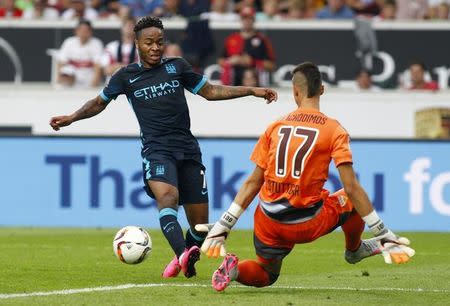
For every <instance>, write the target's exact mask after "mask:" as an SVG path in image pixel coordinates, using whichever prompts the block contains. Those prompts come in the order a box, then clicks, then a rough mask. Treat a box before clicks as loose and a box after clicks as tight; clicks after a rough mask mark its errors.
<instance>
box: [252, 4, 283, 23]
mask: <svg viewBox="0 0 450 306" xmlns="http://www.w3.org/2000/svg"><path fill="white" fill-rule="evenodd" d="M279 13H280V7H279V1H278V0H264V1H263V4H262V12H257V13H256V21H267V20H276V19H280V17H281V16H280V14H279Z"/></svg>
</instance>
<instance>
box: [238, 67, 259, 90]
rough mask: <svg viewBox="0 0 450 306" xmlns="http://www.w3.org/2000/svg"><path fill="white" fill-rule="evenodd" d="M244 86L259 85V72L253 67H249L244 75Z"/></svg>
mask: <svg viewBox="0 0 450 306" xmlns="http://www.w3.org/2000/svg"><path fill="white" fill-rule="evenodd" d="M242 86H251V87H259V82H258V73H257V72H256V70H255V69H253V68H247V69H245V70H244V73H243V75H242Z"/></svg>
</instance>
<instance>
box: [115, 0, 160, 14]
mask: <svg viewBox="0 0 450 306" xmlns="http://www.w3.org/2000/svg"><path fill="white" fill-rule="evenodd" d="M163 7H164V1H163V0H120V16H121V17H122V18H126V17H127V16H132V17H134V18H140V17H144V16H150V15H151V16H162V15H163V14H164V8H163Z"/></svg>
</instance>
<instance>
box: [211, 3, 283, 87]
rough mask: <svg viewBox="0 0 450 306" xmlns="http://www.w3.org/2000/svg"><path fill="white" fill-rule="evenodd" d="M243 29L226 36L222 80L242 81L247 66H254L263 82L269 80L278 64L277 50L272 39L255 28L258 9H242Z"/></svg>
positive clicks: (228, 81)
mask: <svg viewBox="0 0 450 306" xmlns="http://www.w3.org/2000/svg"><path fill="white" fill-rule="evenodd" d="M241 22H242V27H241V31H240V32H237V33H233V34H231V35H229V36H228V37H227V38H225V45H224V51H223V54H222V57H221V58H219V60H218V63H219V65H221V66H222V75H221V80H222V83H224V84H226V85H231V84H232V85H242V78H243V73H244V70H245V69H247V68H254V69H256V71H257V72H258V81H259V83H260V85H261V86H267V85H268V84H269V72H270V71H273V69H274V68H275V54H274V52H273V48H272V44H271V43H270V41H269V39H268V38H267V37H266V36H264V35H263V34H261V33H259V32H257V31H256V30H255V28H254V23H255V10H254V9H253V8H252V7H248V6H247V7H244V8H243V9H242V11H241Z"/></svg>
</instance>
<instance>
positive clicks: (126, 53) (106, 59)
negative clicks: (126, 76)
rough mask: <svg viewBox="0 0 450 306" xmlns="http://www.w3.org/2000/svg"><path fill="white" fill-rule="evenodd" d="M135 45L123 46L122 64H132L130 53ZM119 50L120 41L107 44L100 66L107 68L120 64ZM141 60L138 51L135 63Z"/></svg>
mask: <svg viewBox="0 0 450 306" xmlns="http://www.w3.org/2000/svg"><path fill="white" fill-rule="evenodd" d="M133 45H134V43H128V44H122V64H124V65H128V64H131V63H130V53H131V50H133ZM118 49H119V41H118V40H115V41H112V42H110V43H108V44H106V47H105V51H104V52H103V55H102V58H101V60H100V65H101V66H102V67H106V66H108V65H111V64H116V63H118V62H119V61H118V59H117V54H118V52H117V51H118ZM138 59H139V56H138V53H137V51H135V55H134V61H135V62H137V61H138Z"/></svg>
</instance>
